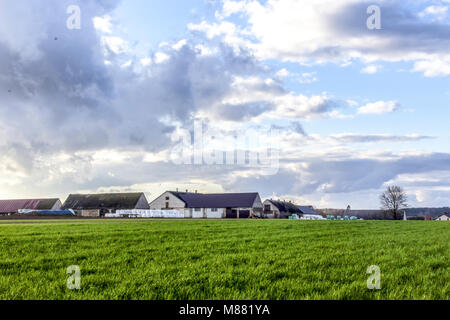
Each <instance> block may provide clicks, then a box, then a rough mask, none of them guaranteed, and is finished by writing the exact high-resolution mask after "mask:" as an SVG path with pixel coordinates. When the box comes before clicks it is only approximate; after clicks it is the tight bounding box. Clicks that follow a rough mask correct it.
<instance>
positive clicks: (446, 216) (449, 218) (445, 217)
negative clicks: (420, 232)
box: [436, 213, 450, 221]
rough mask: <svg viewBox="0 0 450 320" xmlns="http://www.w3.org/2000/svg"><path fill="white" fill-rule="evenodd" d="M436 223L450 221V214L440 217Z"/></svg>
mask: <svg viewBox="0 0 450 320" xmlns="http://www.w3.org/2000/svg"><path fill="white" fill-rule="evenodd" d="M436 221H450V214H448V213H444V214H443V215H442V216H440V217H438V218H437V219H436Z"/></svg>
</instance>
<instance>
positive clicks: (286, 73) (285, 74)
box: [276, 68, 290, 78]
mask: <svg viewBox="0 0 450 320" xmlns="http://www.w3.org/2000/svg"><path fill="white" fill-rule="evenodd" d="M276 75H277V76H278V77H280V78H285V77H288V76H289V75H290V72H289V71H287V70H286V69H285V68H283V69H281V70H279V71H278V72H277V74H276Z"/></svg>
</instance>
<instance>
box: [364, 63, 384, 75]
mask: <svg viewBox="0 0 450 320" xmlns="http://www.w3.org/2000/svg"><path fill="white" fill-rule="evenodd" d="M378 71H380V66H377V65H373V64H372V65H369V66H367V67H365V68H363V69H362V70H361V73H366V74H375V73H377V72H378Z"/></svg>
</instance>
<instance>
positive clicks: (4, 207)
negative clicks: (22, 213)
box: [0, 199, 61, 215]
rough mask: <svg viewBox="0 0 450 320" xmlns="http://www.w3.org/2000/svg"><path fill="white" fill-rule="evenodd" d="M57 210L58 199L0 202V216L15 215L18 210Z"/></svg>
mask: <svg viewBox="0 0 450 320" xmlns="http://www.w3.org/2000/svg"><path fill="white" fill-rule="evenodd" d="M21 209H25V210H59V209H61V200H59V199H21V200H0V215H10V214H16V213H18V211H19V210H21Z"/></svg>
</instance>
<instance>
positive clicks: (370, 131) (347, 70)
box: [0, 0, 450, 209]
mask: <svg viewBox="0 0 450 320" xmlns="http://www.w3.org/2000/svg"><path fill="white" fill-rule="evenodd" d="M449 8H450V1H449V0H415V1H390V0H371V1H364V0H341V1H332V0H315V1H305V0H265V1H262V0H260V1H258V0H186V1H179V0H164V1H163V0H127V1H119V0H117V1H116V0H36V1H32V2H30V1H26V0H17V1H14V2H12V1H0V89H1V91H0V198H1V199H16V198H34V197H36V198H40V197H60V198H61V199H62V200H65V199H66V198H67V196H68V194H70V193H88V192H89V193H97V192H98V193H103V192H135V191H139V192H141V191H142V192H145V193H146V195H147V197H148V199H149V200H152V199H154V198H156V197H157V196H159V195H160V194H161V193H163V192H164V191H166V190H176V189H179V190H183V191H184V190H190V191H194V190H198V192H205V193H207V192H255V191H257V192H259V193H260V195H261V197H262V198H263V199H265V198H277V199H278V198H279V199H285V200H292V201H295V202H296V203H298V204H299V205H313V206H315V207H317V208H346V207H347V206H348V205H350V206H351V207H352V208H354V209H377V208H379V206H380V203H379V194H380V193H381V192H382V191H383V190H384V189H386V187H387V186H390V185H399V186H401V187H403V188H404V189H405V191H406V192H407V194H408V199H409V201H408V202H409V205H410V206H412V207H443V206H450V143H449V142H450V133H449V128H450V108H449V104H450V85H449V84H450V53H449V52H450V10H449ZM240 156H242V157H240Z"/></svg>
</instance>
